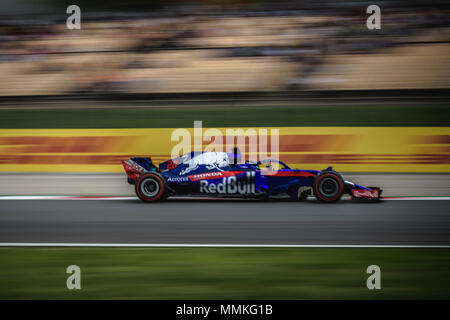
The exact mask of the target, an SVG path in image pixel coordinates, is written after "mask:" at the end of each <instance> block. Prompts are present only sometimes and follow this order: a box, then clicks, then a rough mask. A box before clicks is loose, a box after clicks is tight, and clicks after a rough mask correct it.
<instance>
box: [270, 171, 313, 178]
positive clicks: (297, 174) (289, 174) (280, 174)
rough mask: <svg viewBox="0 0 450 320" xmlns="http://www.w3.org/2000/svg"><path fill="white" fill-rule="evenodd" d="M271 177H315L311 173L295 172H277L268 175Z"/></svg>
mask: <svg viewBox="0 0 450 320" xmlns="http://www.w3.org/2000/svg"><path fill="white" fill-rule="evenodd" d="M270 176H272V177H314V176H316V175H315V174H314V173H311V172H305V171H300V172H295V171H278V172H276V173H274V174H270Z"/></svg>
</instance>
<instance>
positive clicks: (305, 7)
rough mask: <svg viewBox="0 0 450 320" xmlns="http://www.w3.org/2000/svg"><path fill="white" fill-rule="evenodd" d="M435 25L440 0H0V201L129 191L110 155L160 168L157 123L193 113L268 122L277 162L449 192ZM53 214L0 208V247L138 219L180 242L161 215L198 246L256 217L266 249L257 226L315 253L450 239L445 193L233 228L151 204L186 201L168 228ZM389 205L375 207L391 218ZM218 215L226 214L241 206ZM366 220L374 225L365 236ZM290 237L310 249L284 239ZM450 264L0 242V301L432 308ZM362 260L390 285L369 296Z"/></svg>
mask: <svg viewBox="0 0 450 320" xmlns="http://www.w3.org/2000/svg"><path fill="white" fill-rule="evenodd" d="M72 4H76V5H78V6H79V7H80V9H81V29H80V30H69V29H68V28H67V27H66V20H67V18H68V17H69V14H67V13H66V9H67V7H68V6H69V5H72ZM372 4H376V5H378V6H379V7H380V8H381V29H379V30H369V29H368V28H367V26H366V20H367V18H368V17H369V16H370V14H367V13H366V9H367V7H368V6H369V5H372ZM449 18H450V6H449V4H448V1H444V0H442V1H439V0H430V1H426V2H424V1H377V2H374V3H373V2H372V1H352V0H348V1H344V0H342V1H341V0H339V1H330V0H319V1H313V0H304V1H303V0H297V1H262V0H247V1H245V0H203V1H201V0H197V1H194V0H191V1H185V0H170V1H162V0H152V1H144V0H131V1H106V0H97V1H88V0H81V1H62V0H61V1H59V0H40V1H38V2H35V1H31V0H2V1H1V3H0V196H10V195H12V196H17V195H33V196H35V195H87V196H98V195H104V196H133V195H134V190H133V188H132V187H131V186H129V185H127V184H126V177H125V173H124V172H123V168H122V166H121V164H120V160H123V159H127V158H129V157H131V156H148V155H151V156H152V159H153V160H154V161H155V162H156V163H159V162H160V161H163V160H167V159H168V158H169V156H170V151H171V148H172V146H173V145H174V142H171V141H170V134H171V132H172V131H173V130H174V129H176V128H192V127H193V121H194V120H202V121H203V127H216V128H222V129H223V128H226V127H243V128H247V127H256V128H258V127H263V128H278V129H280V134H281V135H280V159H281V160H283V161H284V162H286V163H288V164H289V165H291V166H293V167H298V168H304V169H324V168H326V167H328V166H329V165H332V166H333V167H334V168H335V170H337V171H340V172H343V173H344V177H345V178H348V179H350V180H355V182H358V183H360V184H362V185H379V186H381V187H382V188H383V189H384V195H386V196H447V197H448V196H449V195H450V180H449V176H448V174H449V173H450V91H449V89H450V63H449V62H450V32H449V31H450V19H449ZM3 203H5V201H3ZM54 203H55V202H51V201H49V202H46V201H43V202H31V205H27V204H24V201H22V202H21V201H17V202H14V203H13V204H11V205H3V204H2V203H0V213H1V215H0V219H3V220H2V223H0V242H2V241H3V242H12V241H19V242H24V241H20V240H21V239H22V240H23V239H27V240H28V241H29V239H30V237H31V236H30V235H37V238H36V239H31V240H32V241H39V239H45V241H44V242H49V241H50V242H52V241H53V242H54V241H57V240H56V239H57V238H58V239H63V240H66V239H68V238H69V236H68V235H69V234H70V235H72V236H73V235H74V236H75V237H76V241H75V242H92V241H94V242H95V241H97V242H99V241H100V242H101V241H102V240H101V239H100V240H98V238H96V236H98V235H99V234H101V233H102V232H103V231H105V232H106V233H107V232H109V234H111V230H113V232H112V234H115V235H116V238H115V239H114V240H115V241H116V242H120V241H121V239H122V238H121V237H123V238H127V237H131V238H133V236H134V235H136V237H139V236H142V237H143V238H139V239H140V240H142V241H144V242H145V241H147V242H148V241H150V240H149V239H150V238H148V237H146V236H145V233H143V232H144V231H142V228H144V229H145V228H152V227H154V228H156V229H158V230H156V231H158V232H160V234H162V235H163V238H164V239H167V238H169V239H171V236H174V239H177V238H176V236H177V234H178V232H177V233H175V232H174V231H173V230H175V229H171V228H176V227H173V225H174V223H179V224H180V226H179V228H180V230H181V232H180V233H182V232H186V233H189V232H191V231H192V230H193V231H192V232H193V234H194V235H193V238H194V239H203V240H204V241H207V240H205V239H207V237H208V236H209V237H211V236H214V235H216V236H219V235H220V234H222V233H223V234H225V236H224V239H228V236H229V237H232V236H233V235H234V234H227V230H225V228H226V227H227V226H231V227H232V226H234V224H235V225H236V226H237V227H236V228H237V229H236V230H241V231H242V232H243V233H245V230H247V229H246V228H250V227H248V225H249V224H250V225H252V226H253V225H254V226H255V227H256V228H257V227H258V226H259V225H263V229H262V230H264V232H263V233H262V234H261V235H258V236H260V237H261V238H262V239H263V240H264V242H265V243H272V242H273V241H275V240H274V234H272V233H271V232H276V230H273V229H270V225H271V224H274V225H275V226H281V227H279V228H280V229H279V230H278V231H279V235H281V238H282V239H285V241H286V242H287V243H299V242H301V243H309V242H308V241H310V240H311V239H312V240H311V241H315V240H317V239H322V238H320V237H322V236H323V237H325V238H326V237H328V236H330V238H326V239H325V240H324V241H326V242H327V243H330V242H333V239H331V237H332V236H331V234H332V232H331V231H330V230H337V233H338V235H339V236H342V235H348V239H347V238H346V240H345V241H349V243H353V242H352V241H354V239H353V238H351V237H352V235H355V234H356V235H360V236H361V234H366V235H367V237H370V236H372V235H373V236H374V238H373V239H370V241H373V242H377V241H378V243H379V242H380V241H384V240H383V239H385V238H388V239H389V237H387V236H391V238H390V239H397V241H399V243H411V242H414V241H416V242H418V241H419V240H420V239H422V240H423V241H424V242H425V243H428V244H429V243H431V242H432V240H433V239H439V240H440V241H441V242H445V241H448V234H449V232H448V228H447V227H446V226H448V218H447V215H445V214H444V213H445V212H444V211H445V207H446V204H445V202H444V203H442V201H441V204H440V205H439V206H436V207H433V202H431V201H430V202H428V203H430V204H429V205H423V204H422V207H425V208H427V209H426V210H422V209H420V206H418V207H417V208H419V209H417V208H414V206H412V205H409V204H408V203H410V202H405V203H407V204H406V205H405V207H401V208H400V209H398V212H399V213H400V214H405V216H406V218H405V221H403V220H401V219H403V218H401V217H405V216H401V217H400V218H399V217H398V216H395V215H394V214H393V215H390V214H388V215H387V216H388V217H386V216H385V218H386V219H387V220H383V219H382V218H380V217H379V216H378V215H377V210H379V209H377V207H373V206H372V207H370V209H366V207H365V208H364V209H358V208H361V207H352V209H350V208H349V209H348V210H347V209H346V208H347V207H343V209H342V211H344V212H343V213H342V214H343V215H345V214H346V213H347V212H348V215H349V216H346V219H348V220H341V217H339V220H333V219H337V218H336V217H329V216H327V214H330V211H329V210H328V209H321V208H319V209H317V210H318V211H320V212H319V213H318V215H317V216H315V215H314V216H312V217H310V218H308V217H306V218H305V219H306V222H305V220H302V219H304V216H302V215H300V214H299V215H296V214H294V213H293V212H292V210H290V209H286V208H285V209H283V210H284V211H283V210H281V209H274V210H276V211H278V210H279V211H280V212H278V213H279V215H277V216H275V217H273V215H272V214H271V213H267V216H266V218H267V217H269V218H268V219H269V220H264V219H265V218H264V214H263V212H264V210H266V212H267V210H269V211H270V210H272V209H270V208H271V207H270V205H269V206H267V204H264V207H262V205H261V207H259V208H260V210H261V211H259V210H257V211H258V212H255V214H253V213H252V211H251V210H250V211H249V212H247V214H248V216H244V218H245V219H250V220H251V221H252V222H251V223H248V224H245V223H242V221H241V220H239V219H240V215H239V216H233V215H229V216H226V217H225V216H222V215H216V216H213V215H212V213H210V212H206V213H205V211H204V209H202V208H204V207H202V204H201V203H189V204H188V203H182V204H181V205H180V204H176V203H175V204H167V205H171V206H174V207H173V209H171V208H172V207H168V208H167V210H168V211H171V210H172V211H173V212H174V213H179V212H180V210H179V209H180V207H181V206H182V207H183V208H182V209H183V210H181V211H184V210H186V212H183V213H184V214H185V215H183V216H175V217H173V218H171V217H172V216H171V215H170V213H167V214H161V215H158V213H160V212H163V209H157V210H155V211H156V212H152V211H151V210H152V209H148V211H149V212H148V213H149V214H148V215H147V214H143V213H142V212H140V211H139V210H144V209H143V208H142V207H139V208H138V205H139V204H140V203H134V202H132V201H130V203H126V202H125V203H121V206H114V207H113V206H112V205H104V204H99V203H98V202H93V204H92V206H90V205H89V206H86V207H87V209H85V210H80V212H79V213H77V212H76V211H77V208H78V207H77V204H76V202H71V201H67V202H63V204H58V205H56V204H54ZM94 203H95V204H94ZM390 203H392V202H388V204H384V205H386V208H387V209H386V211H385V212H388V213H390V212H394V213H395V212H397V211H396V209H395V208H396V207H393V206H392V205H391V204H390ZM345 205H348V206H349V204H344V205H343V206H345ZM64 206H66V207H64ZM132 206H135V207H132ZM218 206H220V207H221V208H222V209H223V210H228V209H226V208H228V207H225V204H223V203H219V204H218ZM233 206H236V207H233ZM69 207H70V208H69ZM124 207H126V208H130V209H124V210H122V209H121V208H124ZM438 207H439V208H438ZM447 207H448V205H447ZM105 208H106V209H105ZM133 208H134V209H133ZM153 208H155V207H153ZM230 208H231V209H229V211H230V212H235V213H237V214H239V212H240V211H239V210H240V209H239V208H240V207H239V205H238V204H231V205H230ZM306 208H310V209H311V210H313V211H314V210H316V209H314V208H312V207H306ZM310 209H305V210H306V211H308V210H310ZM127 210H128V211H129V212H125V211H127ZM134 210H136V211H134ZM158 210H159V211H158ZM202 210H203V211H202ZM295 210H297V209H295ZM381 210H383V209H381ZM414 210H416V211H414ZM427 210H429V211H430V213H432V212H434V211H433V210H435V211H436V215H435V216H434V218H433V219H435V220H434V222H433V223H432V222H430V223H428V222H427V220H426V219H427V218H426V217H425V218H424V217H423V216H422V215H423V214H424V212H423V211H427ZM138 211H139V212H138ZM198 211H202V212H203V213H202V214H203V216H202V217H203V218H202V221H199V223H200V226H201V223H204V224H205V225H208V224H209V225H210V226H211V225H215V226H216V227H217V228H218V230H219V231H217V232H216V233H214V232H210V231H209V230H201V231H202V232H197V231H195V230H196V229H195V228H193V227H192V222H191V220H190V219H194V222H195V217H196V212H198ZM418 211H420V212H418ZM74 212H75V213H74ZM131 212H133V213H134V215H133V216H132V218H131V217H130V216H129V214H130V213H131ZM34 213H36V214H34ZM72 213H74V214H73V215H72ZM300 213H302V212H300ZM303 213H305V212H303ZM361 213H364V214H366V215H365V216H364V215H361ZM409 213H411V216H408V214H409ZM425 213H427V212H425ZM29 214H31V215H29ZM419 216H420V217H421V218H420V219H419V218H417V217H419ZM327 217H328V218H327ZM371 217H373V220H370V219H372V218H371ZM389 217H392V219H393V220H392V221H393V222H392V221H391V222H392V223H391V222H389V221H388V220H389V219H390V218H389ZM152 219H156V220H152ZM171 219H173V220H171ZM203 219H206V220H203ZM227 219H228V220H227ZM252 219H254V220H252ZM270 219H275V221H274V220H270ZM276 219H286V220H285V221H284V222H285V223H286V224H285V225H284V224H283V223H282V222H280V221H277V220H276ZM321 219H322V220H321ZM364 219H369V224H367V225H365V223H366V220H364ZM421 219H422V220H421ZM430 219H431V218H430ZM250 220H249V221H250ZM246 221H247V220H246ZM265 221H271V222H270V223H268V222H265ZM355 221H356V222H357V223H361V224H360V225H358V226H355V224H354V222H355ZM358 221H359V222H358ZM399 221H400V222H401V225H402V226H404V227H399V224H398V223H399ZM422 221H425V222H422ZM222 222H223V223H222ZM377 222H378V223H381V224H383V223H386V225H384V226H385V229H383V228H380V229H379V230H378V229H377V230H375V229H370V223H377ZM395 222H397V224H395ZM403 222H404V223H403ZM408 222H411V223H412V224H411V226H410V225H409V224H408ZM435 222H436V223H435ZM277 223H280V224H277ZM414 223H417V224H416V225H414ZM287 225H289V226H292V228H291V229H289V228H288V227H286V226H287ZM364 225H365V227H364ZM159 226H162V227H161V228H160V227H159ZM283 226H284V227H283ZM305 226H309V227H310V228H309V229H308V230H310V231H311V234H313V235H312V236H311V238H310V239H305V238H302V237H303V235H302V233H300V232H299V233H298V234H296V235H295V236H291V235H292V234H293V233H294V232H295V228H299V229H300V228H302V227H305ZM314 226H315V227H314ZM122 227H124V229H125V227H126V229H127V230H128V231H130V230H131V231H130V232H129V233H127V231H125V230H123V229H121V228H122ZM231 227H230V228H231ZM422 227H423V228H429V229H427V230H426V232H425V231H424V232H422V229H421V228H422ZM165 228H167V229H165ZM199 228H200V227H199ZM220 228H224V229H220ZM283 228H286V229H283ZM321 228H326V229H321ZM360 228H361V229H360ZM364 228H365V229H364ZM408 228H409V229H408ZM299 229H297V230H299ZM99 230H100V231H99ZM115 230H118V231H117V232H116V231H115ZM136 230H141V231H142V233H139V232H136ZM166 230H168V231H167V232H165V231H166ZM186 230H187V231H186ZM190 230H191V231H190ZM267 230H268V231H267ZM289 230H290V232H292V233H290V232H289ZM320 230H322V231H321V232H318V231H320ZM361 230H366V231H361ZM158 232H155V234H159V233H158ZM236 232H237V231H236ZM314 232H317V233H314ZM307 233H308V232H307ZM412 233H417V234H418V236H417V235H416V236H417V237H416V238H414V237H413V236H412V235H411V237H409V236H408V235H409V234H412ZM53 236H55V237H53ZM148 236H149V237H150V236H151V234H149V235H148ZM202 237H205V238H202ZM434 237H436V238H434ZM38 238H39V239H38ZM131 238H127V239H131ZM151 239H153V240H154V238H151ZM330 239H331V240H330ZM418 239H419V240H418ZM159 240H160V241H163V240H161V239H157V241H159ZM203 240H202V241H203ZM213 240H214V239H213ZM130 241H133V240H130ZM174 241H175V240H174ZM177 241H178V240H177ZM208 241H211V239H209V240H208ZM217 241H219V240H217ZM217 241H216V242H217ZM233 241H235V242H238V243H239V242H240V241H241V239H240V238H234V239H233ZM386 241H387V240H386ZM213 242H214V241H213ZM419 242H420V241H419ZM419 244H420V243H419ZM444 244H445V243H444ZM446 244H448V242H447V243H446ZM424 257H426V258H424ZM449 257H450V255H449V254H448V250H441V251H439V250H434V251H433V250H427V249H423V250H422V251H420V250H416V251H414V250H412V251H411V250H410V251H408V250H407V249H397V250H390V249H380V250H372V251H370V250H369V249H360V250H359V251H355V250H353V251H352V250H351V249H346V250H341V251H339V250H333V249H324V250H322V249H317V250H316V249H311V250H300V249H298V250H297V249H289V250H287V249H286V250H285V249H274V250H270V249H261V250H259V249H248V250H247V249H246V250H239V249H226V250H225V249H210V250H202V249H133V250H131V249H126V248H124V249H101V248H100V249H99V248H95V249H89V248H87V249H86V248H78V249H68V248H63V249H40V248H33V249H21V248H18V249H15V248H1V249H0V298H6V299H11V298H79V297H81V298H83V297H84V298H105V297H106V298H156V299H160V298H179V299H186V298H189V299H191V298H203V299H205V298H221V299H229V298H234V299H248V298H253V299H255V298H256V299H257V298H264V299H265V298H268V299H274V298H275V299H277V298H285V299H292V298H309V299H311V298H341V299H342V298H397V299H398V298H405V297H406V298H417V297H421V298H430V297H431V298H443V297H444V298H448V297H450V289H449V288H450V284H449V282H448V280H446V279H450V278H449V277H448V270H450V268H449V265H450V260H449ZM74 261H75V262H74ZM77 261H78V262H79V263H80V265H81V264H82V265H83V266H86V267H87V268H88V269H87V270H88V272H87V273H86V278H85V279H86V281H87V284H88V285H87V286H85V287H84V288H86V289H85V290H82V292H81V294H78V295H77V294H76V293H74V292H69V293H68V291H67V290H66V289H65V287H64V285H61V284H64V283H65V276H66V274H65V273H64V271H63V272H62V273H61V274H60V273H59V272H60V271H61V270H65V269H64V268H65V267H66V266H67V265H69V264H74V263H77ZM374 261H375V262H374ZM372 263H384V264H383V265H384V266H386V269H383V270H385V271H383V272H385V273H383V274H384V276H386V278H384V279H388V280H389V281H390V282H389V283H390V286H391V287H389V285H388V286H387V287H386V288H387V289H386V290H384V291H383V292H382V293H380V294H379V295H374V294H372V293H371V292H368V290H367V289H366V287H365V286H364V283H365V279H366V278H365V277H366V274H365V273H364V270H365V268H366V267H367V265H369V264H372ZM83 266H82V268H83ZM28 267H33V268H34V269H33V273H30V272H27V269H26V268H28ZM82 270H86V269H82ZM361 270H362V271H361ZM424 270H426V272H424ZM108 275H109V279H108ZM112 278H114V279H112ZM190 279H191V280H190ZM264 279H265V280H264ZM114 281H116V282H114ZM387 283H388V282H387ZM89 285H90V286H89ZM30 286H31V287H30Z"/></svg>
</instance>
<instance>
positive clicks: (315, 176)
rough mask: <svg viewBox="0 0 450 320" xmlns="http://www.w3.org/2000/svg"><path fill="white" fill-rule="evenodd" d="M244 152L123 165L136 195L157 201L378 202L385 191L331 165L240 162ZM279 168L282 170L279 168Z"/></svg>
mask: <svg viewBox="0 0 450 320" xmlns="http://www.w3.org/2000/svg"><path fill="white" fill-rule="evenodd" d="M239 158H240V153H239V151H238V150H237V151H235V152H234V153H226V152H191V153H189V154H185V155H183V156H180V157H177V158H175V159H171V160H168V161H165V162H163V163H160V164H159V166H155V165H154V164H153V162H152V160H151V158H130V159H129V160H126V161H122V164H123V166H124V168H125V171H126V173H127V175H128V183H130V184H134V185H135V191H136V194H137V196H138V197H139V198H140V199H141V200H142V201H145V202H155V201H159V200H163V199H166V198H167V197H170V196H198V195H202V196H205V195H206V196H210V197H211V196H212V197H233V198H236V197H245V198H262V199H268V198H280V197H283V196H284V197H290V198H294V199H297V200H306V199H307V197H308V195H311V194H312V193H313V194H314V196H315V197H316V198H317V199H318V200H320V201H322V202H336V201H338V200H339V199H340V198H341V196H342V195H343V194H344V193H346V194H350V195H351V196H352V198H353V199H360V200H379V199H380V198H381V193H382V190H381V189H380V188H378V187H363V186H360V185H357V184H355V183H353V182H350V181H346V180H344V179H343V178H342V177H341V175H340V174H339V173H337V172H335V171H333V169H332V167H329V168H327V169H325V170H322V171H316V170H300V169H291V168H289V166H287V165H286V164H285V163H283V162H282V161H280V160H277V159H266V160H263V161H258V162H256V163H250V162H249V161H247V162H246V163H244V164H239V163H238V160H239ZM274 167H277V169H274Z"/></svg>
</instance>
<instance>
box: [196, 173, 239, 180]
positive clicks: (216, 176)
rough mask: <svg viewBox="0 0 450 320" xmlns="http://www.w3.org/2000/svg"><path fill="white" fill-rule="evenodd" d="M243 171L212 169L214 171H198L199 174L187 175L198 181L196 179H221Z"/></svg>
mask: <svg viewBox="0 0 450 320" xmlns="http://www.w3.org/2000/svg"><path fill="white" fill-rule="evenodd" d="M244 172H245V171H214V172H206V173H199V174H193V175H191V176H188V178H189V179H190V180H191V181H198V180H209V179H221V178H225V177H229V176H235V175H238V174H240V173H244Z"/></svg>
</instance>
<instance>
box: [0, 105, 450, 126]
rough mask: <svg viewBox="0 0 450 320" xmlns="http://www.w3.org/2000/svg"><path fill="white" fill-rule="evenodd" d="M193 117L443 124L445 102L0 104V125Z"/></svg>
mask: <svg viewBox="0 0 450 320" xmlns="http://www.w3.org/2000/svg"><path fill="white" fill-rule="evenodd" d="M194 120H203V127H228V126H229V127H246V126H258V127H265V126H280V127H284V126H449V125H450V107H449V106H447V105H430V106H414V105H412V106H395V105H394V106H389V105H383V106H375V105H367V106H293V107H291V106H289V107H242V108H224V107H214V108H206V107H205V108H198V107H197V108H192V107H170V108H167V107H166V108H111V109H34V110H33V109H3V110H1V109H0V128H182V127H192V126H193V123H194Z"/></svg>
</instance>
